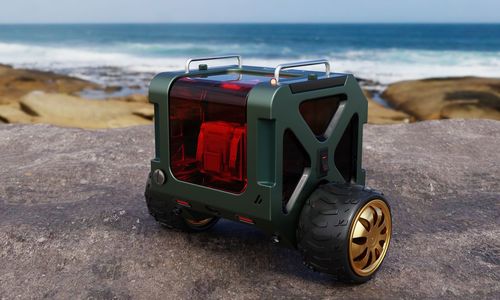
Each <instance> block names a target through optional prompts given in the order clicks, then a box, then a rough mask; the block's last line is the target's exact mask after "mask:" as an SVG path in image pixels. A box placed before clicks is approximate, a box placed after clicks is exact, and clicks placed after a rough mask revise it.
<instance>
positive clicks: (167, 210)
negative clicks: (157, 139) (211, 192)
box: [144, 177, 219, 232]
mask: <svg viewBox="0 0 500 300" xmlns="http://www.w3.org/2000/svg"><path fill="white" fill-rule="evenodd" d="M144 197H145V198H146V204H147V206H148V210H149V213H150V214H151V215H152V216H153V217H154V218H155V220H156V221H157V222H158V223H160V224H161V225H162V226H165V227H167V228H169V229H178V230H182V231H186V232H202V231H207V230H209V229H211V228H212V227H214V226H215V224H216V223H217V222H218V221H219V218H218V217H214V216H203V217H201V218H202V219H203V218H210V221H208V223H206V224H202V225H193V224H190V222H188V221H187V220H186V219H185V218H184V217H183V216H182V210H183V209H184V210H187V209H188V208H180V207H179V206H178V205H177V204H176V203H175V202H174V201H168V200H167V201H165V200H158V199H155V198H154V197H153V195H152V194H151V177H148V181H147V183H146V190H145V191H144ZM191 214H193V215H195V213H194V212H193V213H191Z"/></svg>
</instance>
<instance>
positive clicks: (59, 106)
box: [20, 92, 152, 128]
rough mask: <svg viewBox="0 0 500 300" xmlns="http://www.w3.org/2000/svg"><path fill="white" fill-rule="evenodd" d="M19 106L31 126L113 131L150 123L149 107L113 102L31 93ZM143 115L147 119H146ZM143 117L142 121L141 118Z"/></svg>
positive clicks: (133, 103)
mask: <svg viewBox="0 0 500 300" xmlns="http://www.w3.org/2000/svg"><path fill="white" fill-rule="evenodd" d="M20 106H21V108H22V110H23V111H24V112H26V114H27V115H30V116H32V120H33V123H50V124H55V125H59V126H67V127H80V128H116V127H126V126H133V125H146V124H150V123H151V119H152V116H150V115H146V114H147V113H148V112H149V111H150V110H151V106H150V105H149V104H147V103H135V102H125V101H116V100H107V101H102V100H88V99H82V98H78V97H74V96H69V95H64V94H46V93H43V92H32V93H30V94H28V95H26V96H24V97H23V98H22V100H21V102H20ZM145 115H146V116H145ZM144 116H145V117H144Z"/></svg>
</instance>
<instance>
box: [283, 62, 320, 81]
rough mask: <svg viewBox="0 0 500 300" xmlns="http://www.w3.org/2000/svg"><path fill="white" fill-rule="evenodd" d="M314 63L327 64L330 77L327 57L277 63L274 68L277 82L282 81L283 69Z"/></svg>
mask: <svg viewBox="0 0 500 300" xmlns="http://www.w3.org/2000/svg"><path fill="white" fill-rule="evenodd" d="M312 65H325V69H326V71H325V72H326V77H330V62H329V61H328V60H327V59H318V60H308V61H298V62H293V63H288V64H281V65H277V66H276V69H275V70H274V79H276V81H275V83H276V84H278V83H279V81H280V73H281V70H284V69H290V68H295V67H305V66H312Z"/></svg>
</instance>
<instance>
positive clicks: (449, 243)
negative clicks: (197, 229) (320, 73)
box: [0, 105, 500, 299]
mask: <svg viewBox="0 0 500 300" xmlns="http://www.w3.org/2000/svg"><path fill="white" fill-rule="evenodd" d="M33 107H34V108H35V109H38V108H36V107H35V106H34V105H33ZM0 141H2V142H1V143H0V161H1V168H0V182H1V184H0V266H1V270H2V271H1V272H0V298H2V299H3V298H5V299H13V298H19V299H41V298H49V299H115V298H116V299H221V298H224V299H227V298H230V299H270V298H280V299H281V298H283V299H284V298H291V299H325V298H328V299H333V298H338V299H365V298H376V299H377V298H380V299H429V298H430V299H478V298H479V299H499V298H500V286H499V284H498V282H499V281H500V239H499V237H500V226H498V225H499V224H498V216H499V213H500V206H499V205H498V204H499V199H500V185H499V184H498V183H499V181H500V152H499V151H498V149H499V148H500V122H497V121H489V120H468V121H459V120H447V121H432V122H419V123H415V124H399V125H387V126H375V125H367V126H366V130H365V139H364V167H365V168H366V170H367V176H368V177H367V178H368V182H367V183H368V185H369V186H371V187H373V188H377V189H380V190H381V191H383V192H384V193H385V194H386V195H387V197H388V198H389V200H390V203H391V207H392V211H393V215H394V218H393V221H394V236H393V240H392V242H391V247H390V251H389V254H388V256H387V258H386V261H385V262H384V265H383V266H382V267H381V270H380V272H379V273H378V274H377V276H376V277H375V278H374V280H372V281H370V282H368V283H366V284H364V285H357V286H351V285H344V284H339V283H337V282H336V281H335V280H334V279H332V278H331V277H330V276H326V275H321V274H319V273H314V272H312V271H310V270H309V269H307V268H306V267H304V266H303V265H302V263H301V258H300V256H299V254H298V253H297V251H294V250H290V249H285V248H281V247H278V246H275V245H272V244H271V242H270V240H269V239H268V237H266V236H264V235H263V234H262V233H261V232H260V231H257V230H256V229H255V228H254V227H252V226H249V225H243V224H237V223H233V222H229V221H222V222H220V223H219V224H217V225H216V226H215V228H214V230H213V231H211V232H207V233H201V234H186V233H181V232H177V231H171V230H166V229H164V228H162V227H161V226H160V225H158V224H157V223H156V222H155V221H154V220H153V218H152V217H151V216H150V215H149V214H148V212H147V209H146V205H145V203H144V197H143V192H144V185H145V179H146V176H147V173H148V171H149V160H150V159H151V158H152V157H153V155H154V154H153V153H154V145H153V128H152V126H136V127H129V128H120V129H109V130H92V131H88V130H82V129H74V128H59V127H55V126H50V125H41V124H38V125H11V124H7V125H5V124H4V125H0Z"/></svg>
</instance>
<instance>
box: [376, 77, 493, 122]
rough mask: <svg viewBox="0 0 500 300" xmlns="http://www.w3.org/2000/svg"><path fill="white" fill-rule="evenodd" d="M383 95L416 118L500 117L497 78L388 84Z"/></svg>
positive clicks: (395, 106)
mask: <svg viewBox="0 0 500 300" xmlns="http://www.w3.org/2000/svg"><path fill="white" fill-rule="evenodd" d="M382 97H383V98H384V99H386V100H387V101H388V102H389V103H391V105H392V106H393V107H394V108H396V109H398V110H402V111H404V112H406V113H408V114H410V115H411V116H414V117H415V118H416V119H417V120H437V119H493V120H500V79H489V78H476V77H464V78H436V79H424V80H414V81H404V82H398V83H395V84H391V85H390V86H389V87H388V88H387V89H386V90H385V92H384V93H383V95H382Z"/></svg>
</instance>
